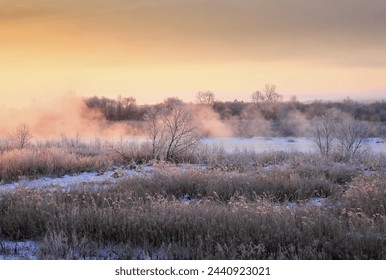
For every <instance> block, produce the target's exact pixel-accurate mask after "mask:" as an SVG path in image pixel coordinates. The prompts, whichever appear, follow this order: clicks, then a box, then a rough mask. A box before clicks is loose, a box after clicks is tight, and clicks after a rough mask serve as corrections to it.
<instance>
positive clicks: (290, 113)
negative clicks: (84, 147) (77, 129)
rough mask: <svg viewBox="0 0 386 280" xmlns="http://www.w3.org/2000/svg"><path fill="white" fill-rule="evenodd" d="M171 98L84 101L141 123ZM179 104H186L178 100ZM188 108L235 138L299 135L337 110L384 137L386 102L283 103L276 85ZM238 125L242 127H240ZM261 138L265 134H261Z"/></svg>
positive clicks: (207, 96) (204, 99)
mask: <svg viewBox="0 0 386 280" xmlns="http://www.w3.org/2000/svg"><path fill="white" fill-rule="evenodd" d="M173 99H178V98H169V99H166V100H165V101H164V102H162V103H159V104H154V105H138V104H137V102H136V99H135V98H134V97H132V96H130V97H122V96H118V97H117V98H116V99H111V98H106V97H97V96H94V97H89V98H86V99H85V103H86V105H87V107H88V108H93V109H96V110H98V111H99V112H100V113H102V115H103V117H104V118H105V119H106V120H108V121H112V122H114V121H140V122H143V121H144V120H145V119H146V116H147V115H148V114H151V113H152V112H154V110H155V111H157V110H159V108H160V107H164V106H166V105H165V104H167V103H168V102H169V103H170V102H172V101H173ZM178 100H179V102H180V103H182V104H185V103H184V102H183V101H182V100H181V99H178ZM185 105H189V106H190V107H196V108H199V107H205V108H207V109H208V108H209V109H210V110H212V111H213V112H214V113H215V114H216V116H218V119H219V120H220V121H223V122H224V123H228V124H230V125H231V126H232V125H233V126H234V134H235V136H244V137H250V136H254V135H255V134H256V133H257V134H258V132H259V131H258V130H259V128H256V129H255V128H253V129H251V127H253V126H255V125H254V124H256V126H259V124H260V125H261V124H262V123H263V122H264V123H265V126H266V127H269V132H267V133H266V135H267V136H268V135H269V134H272V135H275V136H301V134H303V133H304V131H302V129H301V128H300V127H301V126H303V125H304V122H305V121H307V122H310V121H311V120H312V119H313V118H315V117H317V116H321V115H323V114H325V113H326V112H327V111H328V110H332V109H336V110H338V111H340V112H342V113H344V114H346V115H348V116H350V117H351V118H353V119H354V120H358V121H366V122H369V123H371V124H372V125H373V126H375V127H376V129H375V130H376V132H374V133H375V134H378V135H381V136H382V135H386V102H385V101H375V102H371V103H363V102H358V101H354V100H352V99H350V98H346V99H344V100H342V101H339V102H338V101H334V102H332V101H322V100H315V101H313V102H301V101H299V100H298V99H297V98H296V96H293V97H291V98H290V99H289V100H286V101H284V100H283V96H282V95H281V94H280V93H278V92H277V90H276V86H275V85H266V86H265V87H264V88H263V89H262V90H258V91H256V92H254V93H253V94H252V95H251V97H250V100H248V101H243V100H237V99H235V100H233V101H220V100H216V98H215V95H214V93H212V92H210V91H204V92H198V93H197V96H196V102H193V103H189V104H185ZM240 124H241V125H240ZM263 135H264V133H263Z"/></svg>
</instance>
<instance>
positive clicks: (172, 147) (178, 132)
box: [163, 105, 201, 160]
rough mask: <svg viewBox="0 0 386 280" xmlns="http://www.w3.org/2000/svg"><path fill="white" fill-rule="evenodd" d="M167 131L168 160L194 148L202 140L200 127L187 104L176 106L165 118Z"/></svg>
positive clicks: (164, 122)
mask: <svg viewBox="0 0 386 280" xmlns="http://www.w3.org/2000/svg"><path fill="white" fill-rule="evenodd" d="M163 124H164V126H165V132H166V134H165V135H166V160H174V159H175V157H176V156H178V155H180V154H182V153H184V152H186V151H188V150H190V149H192V148H194V147H195V146H196V145H197V144H198V142H199V141H200V138H201V136H200V134H199V133H198V127H197V126H196V125H195V123H194V120H193V116H192V113H191V112H190V110H189V108H188V107H187V106H186V105H178V106H175V107H174V108H173V109H172V110H171V111H170V112H169V113H168V114H166V115H165V116H164V118H163Z"/></svg>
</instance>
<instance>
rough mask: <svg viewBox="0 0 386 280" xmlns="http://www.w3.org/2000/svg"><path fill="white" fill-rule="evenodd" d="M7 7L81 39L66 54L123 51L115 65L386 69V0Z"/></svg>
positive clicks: (4, 14) (7, 12)
mask: <svg viewBox="0 0 386 280" xmlns="http://www.w3.org/2000/svg"><path fill="white" fill-rule="evenodd" d="M7 3H8V4H6V5H5V6H4V7H3V8H2V9H1V10H0V15H1V16H0V18H2V19H1V20H0V21H2V22H4V21H6V20H7V19H8V20H9V19H24V20H26V19H29V20H30V21H33V22H40V23H44V22H46V23H47V24H49V25H51V26H52V27H53V29H54V30H57V31H58V32H57V34H55V32H54V31H52V35H51V36H52V39H57V38H58V36H72V37H74V38H77V40H78V41H75V42H78V44H73V45H71V44H70V42H67V41H65V43H67V44H68V45H67V48H80V49H82V45H81V44H79V43H84V44H85V47H84V48H87V49H90V48H91V47H90V45H91V43H92V44H94V46H95V45H96V46H98V45H100V46H104V47H105V50H106V51H108V52H114V50H115V51H118V52H119V54H120V55H121V59H120V60H117V59H114V60H112V63H119V61H123V63H129V62H130V61H131V60H132V59H135V58H136V57H138V56H139V57H140V59H142V60H143V61H144V62H146V61H161V62H166V61H168V60H170V61H180V62H186V61H214V62H216V61H224V60H226V61H240V60H248V61H256V62H266V61H272V60H274V61H277V60H288V59H295V60H302V59H318V60H320V61H322V60H328V61H330V62H334V63H342V64H348V65H350V64H355V63H356V64H360V65H370V66H371V65H375V66H376V64H380V65H386V60H385V59H382V57H386V56H385V55H384V54H385V53H384V52H385V51H384V45H385V44H386V32H384V30H385V29H386V2H385V1H382V0H372V1H361V0H341V1H332V0H326V1H310V0H276V1H266V0H243V1H233V0H232V1H231V0H221V1H220V0H210V1H209V0H197V1H181V0H158V1H143V0H141V1H139V0H134V1H118V0H115V1H102V0H95V1H75V0H69V1H48V0H37V1H16V2H13V1H8V2H7ZM26 24H27V22H26ZM27 28H28V27H27ZM52 41H55V40H52ZM44 43H49V40H45V41H44ZM86 43H87V44H86ZM96 48H97V53H96V54H95V55H101V56H102V57H103V48H100V49H98V47H96ZM91 49H92V48H91ZM347 50H349V52H347ZM358 56H359V57H360V59H359V60H356V57H358ZM107 58H109V59H111V57H109V56H107ZM107 60H108V59H106V62H107Z"/></svg>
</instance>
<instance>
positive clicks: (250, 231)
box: [0, 174, 386, 259]
mask: <svg viewBox="0 0 386 280" xmlns="http://www.w3.org/2000/svg"><path fill="white" fill-rule="evenodd" d="M212 177H213V174H212ZM177 179H180V178H177ZM137 180H138V181H137V183H138V182H139V181H141V180H140V179H139V178H137ZM158 180H160V178H158ZM358 180H359V181H360V180H361V179H358ZM358 180H355V181H354V182H353V184H352V186H350V188H349V189H348V190H347V192H346V193H345V194H344V201H345V205H344V208H343V207H341V206H339V205H335V207H323V206H320V207H316V206H306V205H304V206H302V204H301V203H299V205H298V206H297V207H288V206H287V204H285V203H284V204H280V203H277V202H276V199H273V200H272V197H271V196H265V195H261V196H258V195H255V197H254V198H253V199H250V198H246V197H244V196H242V195H236V194H233V195H232V196H231V195H227V197H229V199H228V200H225V199H224V197H221V196H220V195H218V196H216V194H215V193H214V192H213V193H211V191H206V192H201V193H200V194H201V200H200V201H198V202H197V203H192V204H181V203H180V201H179V200H178V199H176V198H174V193H173V190H172V189H168V190H166V189H165V188H162V187H160V189H159V192H158V193H156V192H154V193H153V192H152V191H150V192H145V193H144V192H143V188H145V190H149V188H148V189H146V188H147V186H148V185H147V184H149V182H147V183H144V184H143V185H141V186H138V185H136V184H137V183H136V182H135V181H129V182H126V183H124V184H121V185H118V186H116V187H114V186H111V187H110V188H108V189H100V190H97V191H96V190H95V189H94V190H93V191H91V190H90V191H88V190H86V189H84V190H80V189H78V190H73V191H70V192H61V191H39V190H28V189H18V190H17V191H16V192H8V193H6V194H3V195H2V197H1V200H0V213H1V216H0V236H2V237H3V238H7V239H14V240H23V239H33V240H40V241H41V244H42V245H41V247H40V252H39V256H40V257H41V258H45V259H50V258H53V259H82V258H98V254H99V253H98V248H105V247H108V248H112V247H114V246H119V248H121V250H120V251H119V250H113V251H114V252H115V253H114V254H113V255H110V257H109V258H136V257H141V256H139V255H138V254H137V253H135V248H141V249H142V252H143V254H144V255H146V256H148V257H150V258H170V259H384V258H385V257H386V252H385V249H384V248H385V245H386V237H385V229H386V227H385V223H386V219H385V213H384V212H381V211H380V210H381V208H379V207H381V206H384V203H385V202H384V200H382V197H381V198H379V192H381V190H382V186H384V185H385V181H386V180H385V179H384V178H376V179H374V180H372V183H369V185H368V187H369V188H371V189H372V190H373V189H374V192H373V193H371V194H369V193H368V191H367V190H366V191H364V190H358V189H357V188H360V187H359V186H358V182H359V181H358ZM363 180H365V179H363ZM186 181H188V180H186ZM144 182H146V180H145V181H144ZM370 186H371V187H370ZM225 188H226V186H225ZM374 199H378V202H377V205H378V206H377V208H375V209H373V208H371V207H372V206H368V203H367V201H373V200H374ZM365 206H368V207H367V208H366V207H365ZM360 207H362V208H361V209H362V210H363V211H360V213H362V215H361V214H360V213H359V212H358V211H355V213H354V212H353V210H352V209H357V208H360ZM378 208H379V209H378ZM383 211H384V210H383ZM160 252H161V253H160ZM142 257H143V256H142Z"/></svg>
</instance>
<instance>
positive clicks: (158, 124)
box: [144, 107, 166, 159]
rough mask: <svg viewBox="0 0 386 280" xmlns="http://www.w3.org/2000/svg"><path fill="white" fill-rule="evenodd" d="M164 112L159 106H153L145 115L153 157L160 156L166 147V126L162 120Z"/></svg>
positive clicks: (145, 124)
mask: <svg viewBox="0 0 386 280" xmlns="http://www.w3.org/2000/svg"><path fill="white" fill-rule="evenodd" d="M163 114H164V112H163V111H162V109H161V108H159V107H152V108H151V109H150V110H149V111H148V112H147V114H146V115H145V121H144V127H145V130H146V132H147V134H148V137H149V140H150V143H151V151H152V157H153V158H154V159H155V158H159V157H160V156H161V153H162V151H163V149H164V146H165V143H166V139H165V126H164V124H163V122H162V118H161V117H162V115H163Z"/></svg>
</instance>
